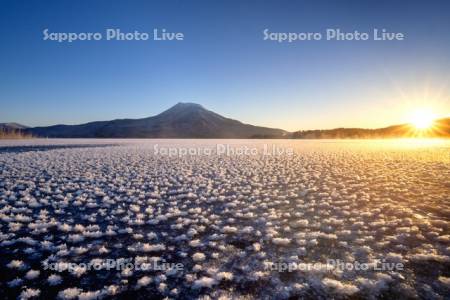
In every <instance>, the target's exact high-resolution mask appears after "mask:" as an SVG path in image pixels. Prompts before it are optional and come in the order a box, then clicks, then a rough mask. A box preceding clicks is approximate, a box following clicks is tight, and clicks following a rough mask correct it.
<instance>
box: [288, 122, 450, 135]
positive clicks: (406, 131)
mask: <svg viewBox="0 0 450 300" xmlns="http://www.w3.org/2000/svg"><path fill="white" fill-rule="evenodd" d="M405 137H406V138H408V137H446V138H448V137H450V118H444V119H439V120H436V121H434V124H433V126H432V128H430V129H428V130H423V131H417V130H415V129H414V127H413V126H411V125H409V124H402V125H393V126H389V127H385V128H378V129H363V128H336V129H328V130H300V131H296V132H294V133H292V138H295V139H370V138H405Z"/></svg>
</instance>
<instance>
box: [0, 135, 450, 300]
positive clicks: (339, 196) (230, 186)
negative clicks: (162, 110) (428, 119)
mask: <svg viewBox="0 0 450 300" xmlns="http://www.w3.org/2000/svg"><path fill="white" fill-rule="evenodd" d="M0 231H1V232H0V265H1V268H2V272H1V274H0V297H1V298H11V299H16V298H18V297H19V298H22V299H28V298H32V297H39V298H45V299H52V298H55V297H59V298H61V299H100V298H115V297H122V298H123V297H134V298H138V299H148V298H155V299H158V298H166V297H168V298H173V299H175V298H183V299H186V298H188V299H197V298H199V297H203V298H204V299H208V297H210V298H214V299H217V298H221V297H222V299H235V298H238V297H245V299H253V298H255V299H261V298H267V299H274V298H275V299H287V298H290V297H293V298H310V299H317V298H322V299H326V298H330V297H334V298H352V299H357V298H372V299H373V298H400V299H401V298H405V299H407V298H408V299H409V298H424V299H449V295H450V141H440V140H433V141H429V140H416V141H414V140H386V141H357V140H349V141H336V140H320V141H307V140H306V141H295V140H77V139H74V140H20V141H0ZM127 263H129V264H128V265H127ZM113 264H115V265H113Z"/></svg>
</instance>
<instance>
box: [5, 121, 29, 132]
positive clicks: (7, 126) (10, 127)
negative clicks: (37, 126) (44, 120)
mask: <svg viewBox="0 0 450 300" xmlns="http://www.w3.org/2000/svg"><path fill="white" fill-rule="evenodd" d="M25 128H28V127H27V126H25V125H22V124H19V123H13V122H12V123H0V130H8V131H9V130H22V129H25Z"/></svg>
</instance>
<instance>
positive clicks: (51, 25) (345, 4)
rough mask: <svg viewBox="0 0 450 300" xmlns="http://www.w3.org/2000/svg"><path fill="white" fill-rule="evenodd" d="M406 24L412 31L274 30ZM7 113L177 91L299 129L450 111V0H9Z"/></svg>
mask: <svg viewBox="0 0 450 300" xmlns="http://www.w3.org/2000/svg"><path fill="white" fill-rule="evenodd" d="M45 28H48V29H49V31H50V32H102V33H104V31H105V29H106V28H120V29H121V30H122V31H124V32H126V31H134V30H138V31H141V32H152V30H153V29H154V28H159V29H162V28H165V29H166V30H168V31H174V32H183V33H184V35H185V38H184V40H183V41H177V42H173V41H172V42H167V41H165V42H155V41H150V40H149V41H104V40H103V41H89V42H87V41H76V42H73V43H67V42H66V43H58V42H55V41H44V40H43V33H42V31H43V30H44V29H45ZM266 28H268V29H269V30H270V31H271V32H322V33H323V32H324V30H326V29H327V28H341V29H342V30H343V31H346V32H353V31H354V30H358V31H360V32H370V33H371V32H372V30H373V28H379V29H382V28H385V29H387V30H388V31H393V32H401V33H403V34H404V35H405V36H406V39H405V40H404V41H325V40H322V41H302V42H293V43H277V42H274V41H264V40H263V37H264V35H263V33H262V32H263V30H264V29H266ZM0 38H1V40H0V122H11V121H14V122H19V123H23V124H25V125H29V126H35V125H52V124H57V123H65V124H76V123H82V122H87V121H94V120H109V119H114V118H140V117H147V116H152V115H155V114H157V113H159V112H161V111H162V110H164V109H167V108H169V107H170V106H172V105H174V104H176V103H177V102H196V103H199V104H202V105H203V106H205V107H206V108H208V109H210V110H213V111H215V112H217V113H219V114H222V115H225V116H228V117H231V118H235V119H238V120H241V121H243V122H246V123H252V124H255V125H265V126H271V127H278V128H283V129H287V130H298V129H312V128H332V127H341V126H345V127H379V126H385V125H391V124H396V123H399V122H403V121H404V118H405V115H406V113H407V111H408V110H410V109H412V108H414V107H416V106H431V107H432V108H433V110H435V111H436V113H438V114H439V115H442V116H443V115H448V114H449V113H450V1H445V0H442V1H380V0H373V1H372V0H369V1H361V0H358V1H299V0H296V1H294V0H293V1H286V0H269V1H262V0H254V1H248V0H226V1H225V0H224V1H218V0H217V1H211V0H208V1H195V0H177V1H174V0H164V1H162V0H161V1H124V0H123V1H116V0H104V1H93V0H80V1H72V0H71V1H68V0H58V1H28V0H26V1H24V0H11V1H9V0H8V1H5V0H0Z"/></svg>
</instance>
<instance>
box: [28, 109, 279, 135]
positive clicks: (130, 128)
mask: <svg viewBox="0 0 450 300" xmlns="http://www.w3.org/2000/svg"><path fill="white" fill-rule="evenodd" d="M27 131H28V132H30V133H32V134H33V135H35V136H40V137H52V138H257V137H260V138H279V137H283V136H285V135H286V134H287V132H285V131H284V130H281V129H273V128H267V127H259V126H253V125H248V124H244V123H242V122H239V121H236V120H233V119H229V118H225V117H223V116H221V115H219V114H216V113H214V112H212V111H209V110H207V109H205V108H203V107H202V106H201V105H199V104H194V103H178V104H176V105H175V106H173V107H171V108H170V109H168V110H166V111H164V112H162V113H160V114H159V115H156V116H153V117H148V118H143V119H117V120H112V121H100V122H90V123H86V124H80V125H54V126H48V127H35V128H30V129H27Z"/></svg>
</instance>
